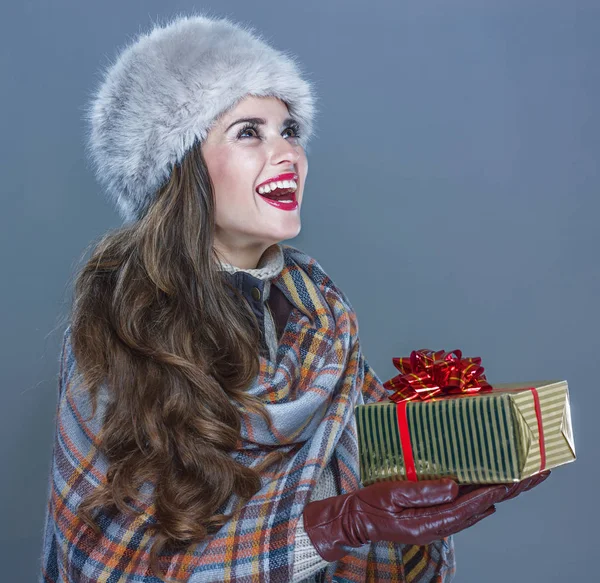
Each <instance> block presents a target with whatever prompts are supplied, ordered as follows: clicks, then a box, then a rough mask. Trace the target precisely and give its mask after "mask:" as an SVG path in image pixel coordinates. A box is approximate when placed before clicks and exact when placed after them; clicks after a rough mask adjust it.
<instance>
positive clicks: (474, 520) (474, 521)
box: [438, 506, 496, 538]
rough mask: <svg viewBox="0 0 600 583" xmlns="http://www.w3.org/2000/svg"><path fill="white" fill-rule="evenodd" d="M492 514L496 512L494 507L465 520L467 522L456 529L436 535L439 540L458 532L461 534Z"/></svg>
mask: <svg viewBox="0 0 600 583" xmlns="http://www.w3.org/2000/svg"><path fill="white" fill-rule="evenodd" d="M494 512H496V507H495V506H490V507H489V508H488V509H487V510H486V511H485V512H482V513H481V514H475V515H474V516H471V517H470V518H467V520H465V521H464V522H463V523H462V524H459V525H457V526H456V528H454V529H452V530H443V531H441V532H439V533H438V535H439V537H440V538H444V537H447V536H450V535H453V534H456V533H458V532H461V531H463V530H465V529H467V528H470V527H471V526H473V525H475V524H477V523H478V522H481V521H482V520H483V519H484V518H487V517H488V516H491V515H492V514H494Z"/></svg>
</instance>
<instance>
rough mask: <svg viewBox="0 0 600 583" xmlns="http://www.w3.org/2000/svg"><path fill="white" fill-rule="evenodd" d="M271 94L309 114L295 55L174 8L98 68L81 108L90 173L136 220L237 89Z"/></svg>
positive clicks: (309, 124)
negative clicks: (100, 73)
mask: <svg viewBox="0 0 600 583" xmlns="http://www.w3.org/2000/svg"><path fill="white" fill-rule="evenodd" d="M248 94H252V95H257V96H274V97H278V98H279V99H281V100H283V101H284V102H286V103H287V105H288V108H289V110H290V114H291V115H292V116H293V117H295V118H296V119H297V120H298V122H299V123H300V129H301V133H302V135H301V137H300V138H299V141H300V143H301V144H302V145H303V146H304V147H305V148H306V146H307V145H308V141H309V139H310V137H311V135H312V133H313V118H314V115H315V113H316V108H315V95H314V92H313V88H312V85H311V84H310V83H309V82H308V81H307V80H306V79H304V78H302V76H301V72H300V68H299V66H298V64H297V63H296V60H295V58H294V57H292V56H291V55H289V54H286V53H283V52H281V51H278V50H276V49H274V48H272V47H271V46H269V45H268V44H267V43H266V42H265V41H264V40H263V39H262V37H261V36H260V35H257V34H256V33H255V32H254V29H252V28H250V27H249V26H247V25H239V24H234V23H233V22H231V21H230V20H228V19H226V18H212V17H209V16H206V15H194V16H178V17H177V18H175V19H174V20H172V21H171V22H169V23H168V24H166V25H165V26H160V25H157V26H155V27H154V28H153V29H152V30H151V31H150V32H149V33H147V34H141V35H140V36H138V37H137V39H135V40H134V41H133V42H132V43H131V44H130V45H129V46H127V47H126V48H125V49H124V50H123V51H122V52H121V54H120V55H119V56H118V58H117V60H116V62H114V64H112V65H111V66H110V67H108V68H107V70H106V72H105V75H104V79H103V81H102V83H101V85H100V87H99V89H98V91H97V92H96V94H95V95H94V97H93V99H92V102H91V104H90V106H89V107H88V110H87V119H88V121H89V124H90V132H89V139H88V151H89V154H90V157H91V159H92V163H93V164H94V166H95V170H96V176H97V177H98V180H99V181H100V182H101V183H102V184H103V185H104V186H105V188H106V189H107V191H108V195H109V197H110V198H111V199H112V200H113V202H114V203H116V206H117V208H118V210H119V212H120V214H121V216H122V217H123V219H124V220H125V221H126V222H129V221H133V220H136V219H139V218H140V217H141V216H142V215H143V214H144V212H145V211H146V210H147V208H148V206H149V205H150V203H151V201H152V198H153V195H155V194H156V192H157V190H158V189H159V188H160V186H162V184H164V182H166V180H167V178H168V176H169V174H170V172H171V169H172V167H173V165H174V164H176V163H179V162H180V161H181V160H182V158H183V156H184V154H185V153H186V152H187V151H188V150H190V149H191V148H192V146H193V145H194V143H195V142H196V141H197V140H199V141H200V142H201V141H203V140H204V139H205V138H206V135H207V133H208V130H209V129H210V127H211V125H212V124H213V123H214V122H215V121H216V119H218V117H219V116H220V115H221V114H223V113H224V112H225V111H227V110H228V109H230V108H231V107H233V106H235V105H236V103H237V102H238V101H239V100H240V99H241V98H243V97H244V96H246V95H248Z"/></svg>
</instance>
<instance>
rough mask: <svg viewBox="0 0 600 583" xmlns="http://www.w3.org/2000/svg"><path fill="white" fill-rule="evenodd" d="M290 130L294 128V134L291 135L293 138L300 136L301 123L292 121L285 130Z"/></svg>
mask: <svg viewBox="0 0 600 583" xmlns="http://www.w3.org/2000/svg"><path fill="white" fill-rule="evenodd" d="M288 130H292V131H293V132H294V135H293V136H291V137H292V138H299V137H300V125H299V124H298V123H296V122H292V123H291V124H290V125H289V126H288V127H287V128H285V130H284V132H287V131H288Z"/></svg>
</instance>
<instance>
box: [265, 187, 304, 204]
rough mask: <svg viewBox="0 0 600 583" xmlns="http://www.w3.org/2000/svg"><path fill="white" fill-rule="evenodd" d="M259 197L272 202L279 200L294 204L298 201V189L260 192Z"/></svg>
mask: <svg viewBox="0 0 600 583" xmlns="http://www.w3.org/2000/svg"><path fill="white" fill-rule="evenodd" d="M259 195H260V196H262V197H263V198H268V199H270V200H277V201H279V202H292V201H294V200H296V189H295V188H278V189H277V190H275V191H274V192H268V193H267V192H263V193H262V194H261V193H260V192H259Z"/></svg>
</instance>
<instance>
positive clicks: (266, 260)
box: [221, 243, 284, 281]
mask: <svg viewBox="0 0 600 583" xmlns="http://www.w3.org/2000/svg"><path fill="white" fill-rule="evenodd" d="M283 266H284V259H283V251H282V249H281V245H279V243H275V244H274V245H271V246H270V247H268V248H267V249H265V252H264V253H263V254H262V255H261V258H260V259H259V261H258V265H257V266H256V268H255V269H243V268H241V267H236V266H235V265H231V264H230V263H224V262H221V269H222V270H223V271H227V272H228V273H236V272H237V271H244V272H246V273H249V274H250V275H253V276H254V277H256V278H258V279H262V280H264V281H267V280H270V279H273V278H274V277H275V276H276V275H278V274H279V273H280V272H281V270H282V269H283Z"/></svg>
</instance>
